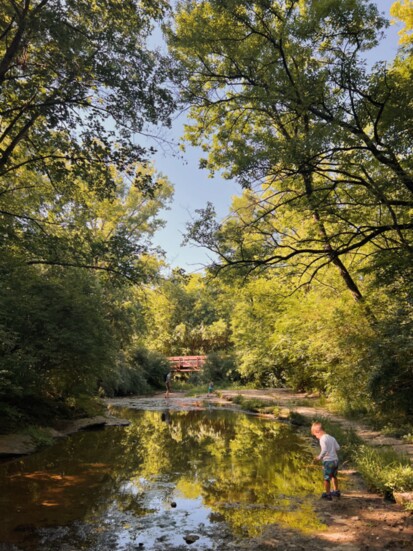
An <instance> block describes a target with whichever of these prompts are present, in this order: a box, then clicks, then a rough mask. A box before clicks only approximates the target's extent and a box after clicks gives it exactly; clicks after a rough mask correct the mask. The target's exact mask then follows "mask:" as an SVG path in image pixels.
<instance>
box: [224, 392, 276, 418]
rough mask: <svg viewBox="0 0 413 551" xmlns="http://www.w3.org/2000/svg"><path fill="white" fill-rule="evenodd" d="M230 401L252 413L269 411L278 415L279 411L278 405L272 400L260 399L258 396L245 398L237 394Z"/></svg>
mask: <svg viewBox="0 0 413 551" xmlns="http://www.w3.org/2000/svg"><path fill="white" fill-rule="evenodd" d="M231 401H232V403H234V404H237V405H239V406H240V407H241V408H242V409H245V410H246V411H252V412H253V413H271V414H273V415H276V416H278V415H279V413H280V410H281V408H280V406H279V405H278V403H277V402H275V401H274V400H262V399H260V398H245V397H244V396H241V395H240V394H238V395H237V396H234V398H233V399H232V400H231Z"/></svg>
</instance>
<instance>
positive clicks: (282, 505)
mask: <svg viewBox="0 0 413 551" xmlns="http://www.w3.org/2000/svg"><path fill="white" fill-rule="evenodd" d="M122 415H124V416H125V415H126V416H128V417H129V419H131V421H132V423H131V425H130V426H129V427H126V428H125V427H108V428H106V429H105V430H103V431H98V432H81V433H78V434H75V435H73V436H71V437H69V438H66V439H63V440H60V441H58V442H57V443H56V444H55V445H53V446H52V447H51V448H48V449H46V450H43V451H41V452H38V453H36V454H34V455H32V456H29V457H27V458H24V459H19V460H16V461H13V462H9V463H6V464H3V465H0V485H1V486H0V487H1V494H0V515H1V519H2V522H1V523H0V544H1V543H3V544H6V545H3V546H1V545H0V549H21V550H24V551H37V550H42V551H52V550H53V551H55V550H57V549H59V550H62V551H69V550H70V551H74V550H78V549H79V550H80V549H82V550H87V551H100V550H103V549H105V550H106V549H118V550H132V549H139V548H144V549H153V550H157V549H159V550H162V549H169V550H172V549H177V550H178V549H189V548H190V545H188V544H187V543H186V542H185V539H184V538H185V537H186V536H187V535H188V534H194V535H196V536H198V537H199V539H198V540H197V542H196V544H193V545H192V547H191V549H196V550H203V549H219V548H220V541H221V540H222V541H223V540H225V539H228V538H229V537H233V536H236V537H242V536H256V535H258V534H260V532H261V531H262V529H263V527H265V526H266V525H268V524H271V523H277V524H278V525H279V526H280V527H281V528H289V529H297V530H300V531H311V530H314V529H317V528H318V527H319V526H320V524H319V521H318V520H317V518H316V516H315V514H314V511H313V507H312V504H313V502H314V499H315V495H318V494H319V491H320V486H321V472H320V470H319V469H318V468H315V469H314V468H310V463H311V458H312V455H313V453H312V452H311V450H310V448H309V445H308V440H307V439H304V438H303V437H302V436H301V435H300V434H299V433H297V431H296V430H295V429H294V428H293V427H291V426H289V425H287V424H283V423H277V422H274V421H268V420H263V419H258V418H255V417H252V416H248V415H244V414H240V413H234V412H228V411H207V412H205V411H168V410H164V411H162V412H161V411H134V410H127V411H126V412H125V411H123V412H122ZM13 545H15V546H16V547H15V548H14V547H13Z"/></svg>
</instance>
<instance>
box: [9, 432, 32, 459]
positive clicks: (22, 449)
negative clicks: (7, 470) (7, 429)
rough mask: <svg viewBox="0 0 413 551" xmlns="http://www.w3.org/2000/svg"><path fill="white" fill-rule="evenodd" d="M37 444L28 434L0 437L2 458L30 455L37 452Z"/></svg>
mask: <svg viewBox="0 0 413 551" xmlns="http://www.w3.org/2000/svg"><path fill="white" fill-rule="evenodd" d="M36 447H37V446H36V443H35V441H34V440H33V438H31V437H30V436H28V435H27V434H3V435H0V457H10V456H11V457H12V456H14V455H28V454H29V453H33V452H34V451H36Z"/></svg>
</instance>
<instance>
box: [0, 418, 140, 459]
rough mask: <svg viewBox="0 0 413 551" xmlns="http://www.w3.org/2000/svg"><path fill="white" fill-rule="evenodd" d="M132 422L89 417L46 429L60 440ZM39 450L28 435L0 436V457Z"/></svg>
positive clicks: (26, 453) (64, 422) (63, 422)
mask: <svg viewBox="0 0 413 551" xmlns="http://www.w3.org/2000/svg"><path fill="white" fill-rule="evenodd" d="M127 425H130V421H128V420H127V419H117V418H116V417H104V416H103V415H98V416H96V417H88V418H84V419H76V420H74V421H62V422H60V423H58V429H59V430H56V429H52V428H45V429H44V430H45V431H47V432H48V433H49V434H50V436H52V437H53V438H59V437H62V436H68V435H69V434H73V433H75V432H79V431H80V430H91V429H98V428H103V427H104V426H127ZM37 448H38V444H37V443H36V441H35V439H33V438H32V437H31V436H29V435H27V434H4V435H0V457H13V456H17V455H28V454H30V453H33V452H35V451H36V449H37Z"/></svg>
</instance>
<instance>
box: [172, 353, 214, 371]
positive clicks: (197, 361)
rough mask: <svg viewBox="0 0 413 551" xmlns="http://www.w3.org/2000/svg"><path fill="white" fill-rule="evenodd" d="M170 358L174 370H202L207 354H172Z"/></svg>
mask: <svg viewBox="0 0 413 551" xmlns="http://www.w3.org/2000/svg"><path fill="white" fill-rule="evenodd" d="M168 360H169V363H170V364H171V369H172V371H200V370H201V369H202V366H203V365H204V363H205V360H206V356H170V357H169V358H168Z"/></svg>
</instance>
